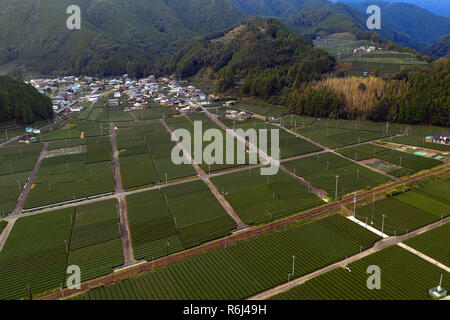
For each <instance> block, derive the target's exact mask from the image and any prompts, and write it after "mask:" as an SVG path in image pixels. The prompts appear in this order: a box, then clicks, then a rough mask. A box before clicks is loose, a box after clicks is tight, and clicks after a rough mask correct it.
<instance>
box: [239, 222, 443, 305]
mask: <svg viewBox="0 0 450 320" xmlns="http://www.w3.org/2000/svg"><path fill="white" fill-rule="evenodd" d="M449 221H450V217H447V218H446V219H444V221H443V222H442V223H448V222H449ZM439 226H441V221H438V222H435V223H433V224H430V225H428V226H425V227H423V228H420V229H417V230H415V231H413V232H410V233H408V234H405V235H402V236H398V237H388V238H385V239H382V240H380V241H378V242H376V243H375V244H374V245H373V246H372V247H371V248H369V249H367V250H365V251H363V252H361V253H359V254H355V255H354V256H352V257H348V258H347V259H344V260H341V261H339V262H336V263H333V264H331V265H329V266H326V267H324V268H321V269H319V270H316V271H314V272H311V273H309V274H307V275H305V276H302V277H300V278H297V279H295V280H292V281H290V282H287V283H283V284H281V285H279V286H276V287H274V288H272V289H269V290H266V291H263V292H260V293H258V294H257V295H254V296H252V297H250V298H248V299H247V300H265V299H269V298H271V297H273V296H275V295H277V294H280V293H283V292H287V291H289V290H291V289H293V288H295V287H297V286H299V285H301V284H303V283H305V282H306V281H308V280H311V279H313V278H315V277H317V276H320V275H322V274H325V273H327V272H329V271H331V270H334V269H337V268H345V267H346V266H347V265H348V264H350V263H353V262H355V261H358V260H360V259H362V258H364V257H367V256H369V255H371V254H374V253H376V252H378V251H381V250H383V249H386V248H388V247H391V246H394V245H397V244H402V243H401V242H402V241H405V240H406V239H408V238H412V237H415V236H417V235H419V234H422V233H424V232H427V231H430V230H432V229H434V228H437V227H439ZM447 269H448V268H447V267H446V269H445V270H447Z"/></svg>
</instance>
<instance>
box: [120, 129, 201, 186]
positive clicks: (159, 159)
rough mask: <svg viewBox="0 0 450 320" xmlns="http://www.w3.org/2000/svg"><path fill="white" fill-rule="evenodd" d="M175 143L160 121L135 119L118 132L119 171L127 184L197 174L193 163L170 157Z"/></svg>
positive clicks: (155, 181) (146, 183) (142, 184)
mask: <svg viewBox="0 0 450 320" xmlns="http://www.w3.org/2000/svg"><path fill="white" fill-rule="evenodd" d="M174 146H175V143H174V142H172V141H171V139H170V135H169V134H168V133H167V131H166V130H165V128H164V127H163V126H162V125H161V123H155V124H150V123H136V124H133V126H132V127H131V128H122V129H120V130H119V131H118V132H117V148H118V150H119V153H120V157H119V161H120V171H121V173H122V180H123V186H124V188H132V187H139V186H145V185H150V184H154V183H159V182H165V180H166V174H167V180H168V181H170V180H173V179H177V178H184V177H189V176H194V175H195V171H194V169H193V168H192V166H191V165H190V164H181V165H175V164H174V163H173V162H172V160H171V153H172V149H173V148H174Z"/></svg>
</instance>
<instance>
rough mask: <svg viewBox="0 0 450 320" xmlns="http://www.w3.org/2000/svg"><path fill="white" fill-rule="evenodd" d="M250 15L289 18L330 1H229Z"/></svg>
mask: <svg viewBox="0 0 450 320" xmlns="http://www.w3.org/2000/svg"><path fill="white" fill-rule="evenodd" d="M229 2H230V3H231V4H232V5H234V6H236V7H237V8H240V9H241V10H243V11H244V12H246V13H247V14H248V15H251V16H259V17H277V18H287V17H289V16H291V15H293V14H295V13H297V12H299V11H300V10H302V9H305V8H309V7H320V6H323V5H326V4H327V3H328V0H229Z"/></svg>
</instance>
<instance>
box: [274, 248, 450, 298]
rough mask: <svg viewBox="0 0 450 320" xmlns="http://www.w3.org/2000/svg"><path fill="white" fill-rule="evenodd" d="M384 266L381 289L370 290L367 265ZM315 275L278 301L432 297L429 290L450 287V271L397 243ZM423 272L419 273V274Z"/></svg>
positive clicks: (382, 267)
mask: <svg viewBox="0 0 450 320" xmlns="http://www.w3.org/2000/svg"><path fill="white" fill-rule="evenodd" d="M371 265H377V266H379V267H380V269H381V289H380V290H369V289H368V288H367V279H368V277H369V276H370V274H368V273H367V272H366V271H367V268H368V267H369V266H371ZM348 267H349V268H350V269H351V272H348V271H347V270H345V269H343V268H338V269H335V270H333V271H330V272H328V273H326V274H323V275H321V276H318V277H316V278H313V279H311V280H309V281H307V282H306V283H304V284H302V285H300V286H298V287H296V288H294V289H291V290H290V291H288V292H285V293H282V294H279V295H277V296H275V297H274V299H277V300H429V299H431V298H430V297H429V295H428V290H429V289H431V288H434V287H436V286H437V285H438V284H439V279H440V276H441V274H444V279H443V283H442V286H443V287H444V288H448V287H450V274H449V273H448V272H445V271H444V270H442V269H441V268H439V267H437V266H435V265H433V264H431V263H429V262H427V261H426V260H424V259H422V258H420V257H418V256H416V255H415V254H413V253H411V252H409V251H406V250H404V249H402V248H400V247H398V246H393V247H389V248H387V249H384V250H382V251H379V252H377V253H374V254H372V255H370V256H368V257H365V258H363V259H361V260H359V261H356V262H354V263H351V264H350V265H349V266H348ZM418 275H420V276H418Z"/></svg>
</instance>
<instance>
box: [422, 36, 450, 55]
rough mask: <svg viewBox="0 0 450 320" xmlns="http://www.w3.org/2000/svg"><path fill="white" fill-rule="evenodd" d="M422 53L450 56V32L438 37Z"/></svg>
mask: <svg viewBox="0 0 450 320" xmlns="http://www.w3.org/2000/svg"><path fill="white" fill-rule="evenodd" d="M424 53H425V54H426V55H429V56H431V57H434V58H440V57H445V58H450V34H448V35H446V36H443V37H440V38H439V39H438V41H437V42H436V43H434V44H432V45H431V46H429V47H427V48H426V49H425V51H424Z"/></svg>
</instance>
